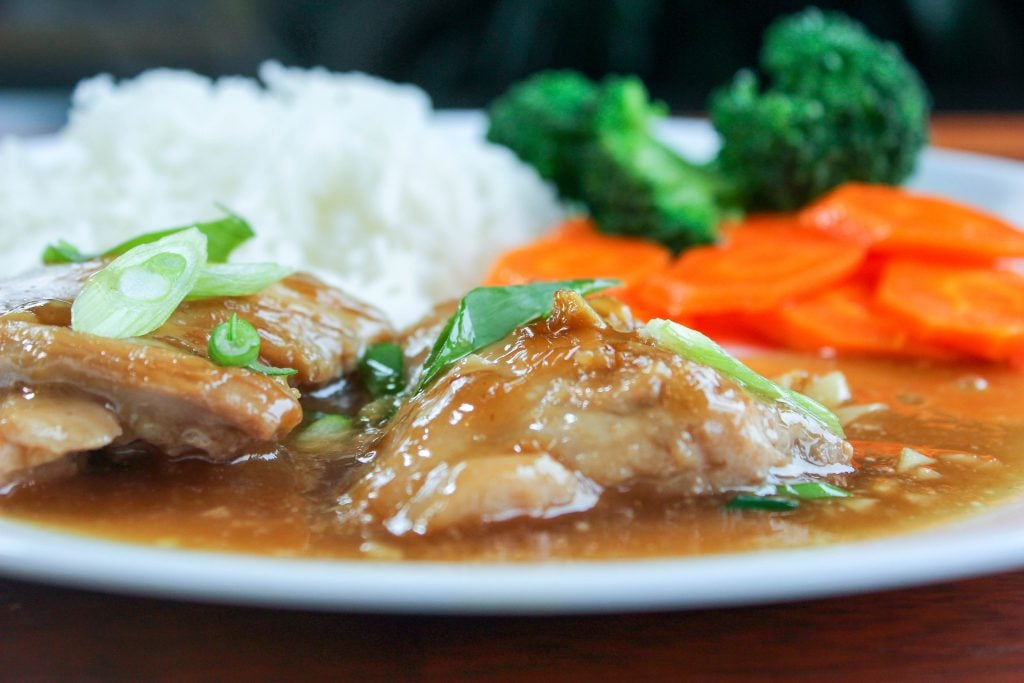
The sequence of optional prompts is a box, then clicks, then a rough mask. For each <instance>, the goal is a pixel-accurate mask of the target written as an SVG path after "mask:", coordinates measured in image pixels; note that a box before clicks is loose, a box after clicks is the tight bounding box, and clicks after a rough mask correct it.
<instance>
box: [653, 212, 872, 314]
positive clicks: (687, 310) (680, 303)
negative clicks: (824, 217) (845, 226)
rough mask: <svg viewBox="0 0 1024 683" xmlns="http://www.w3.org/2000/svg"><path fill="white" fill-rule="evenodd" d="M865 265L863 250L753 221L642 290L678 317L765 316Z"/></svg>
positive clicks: (790, 222) (781, 222) (779, 222)
mask: <svg viewBox="0 0 1024 683" xmlns="http://www.w3.org/2000/svg"><path fill="white" fill-rule="evenodd" d="M863 259H864V250H863V249H862V248H861V247H860V246H858V245H856V244H851V243H848V242H842V241H840V240H836V239H833V238H831V237H829V236H827V235H823V234H820V233H818V232H817V231H814V230H807V229H806V228H803V227H801V226H800V225H799V224H798V223H797V221H796V219H795V218H793V217H779V216H773V217H770V218H767V217H754V218H751V219H748V220H747V221H745V222H744V223H742V224H740V225H736V226H731V227H730V228H729V229H728V230H726V231H725V233H724V236H723V240H722V242H721V244H718V245H715V246H710V247H698V248H695V249H690V250H689V251H686V252H684V253H683V254H682V255H681V256H680V257H679V258H678V259H677V260H676V261H675V262H674V263H673V264H672V265H671V266H670V267H669V268H668V269H667V270H666V271H664V272H662V273H661V274H656V275H653V276H651V277H650V278H648V279H647V280H646V281H645V282H643V283H641V284H640V285H638V287H637V291H638V293H639V295H640V297H641V298H642V299H643V300H644V301H645V302H647V303H649V304H650V305H652V306H663V307H664V308H666V309H667V310H668V311H669V313H671V314H672V315H673V316H684V317H685V316H692V315H700V314H721V313H730V312H751V311H764V310H767V309H770V308H773V307H775V306H777V305H779V304H780V303H781V302H782V301H784V300H786V299H788V298H790V297H793V296H797V295H800V294H806V293H808V292H813V291H817V290H818V289H820V288H821V287H823V286H825V285H828V284H831V283H833V282H836V281H838V280H841V279H843V278H844V277H846V276H847V275H849V274H850V273H852V272H853V271H854V270H855V269H856V268H857V267H858V266H859V265H860V264H861V262H862V261H863Z"/></svg>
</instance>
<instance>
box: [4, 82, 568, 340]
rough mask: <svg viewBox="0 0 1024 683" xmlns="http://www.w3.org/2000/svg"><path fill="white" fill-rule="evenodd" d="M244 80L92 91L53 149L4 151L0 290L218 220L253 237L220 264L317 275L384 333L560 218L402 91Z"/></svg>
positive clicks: (473, 140)
mask: <svg viewBox="0 0 1024 683" xmlns="http://www.w3.org/2000/svg"><path fill="white" fill-rule="evenodd" d="M260 79H261V80H262V84H261V83H260V82H257V81H255V80H252V79H246V78H223V79H220V80H218V81H211V80H209V79H207V78H204V77H201V76H198V75H196V74H193V73H189V72H182V71H170V70H156V71H150V72H146V73H144V74H142V75H140V76H138V77H137V78H135V79H132V80H128V81H124V82H121V83H119V84H118V83H115V82H114V80H113V79H111V78H110V77H108V76H99V77H96V78H93V79H91V80H88V81H85V82H83V83H81V84H80V85H79V86H78V88H77V89H76V91H75V94H74V97H73V107H72V110H71V113H70V122H69V124H68V126H67V128H66V129H65V130H64V131H63V132H61V133H60V134H59V136H57V137H56V139H54V140H50V141H47V143H46V144H40V143H39V142H38V141H26V140H17V139H7V140H4V141H3V142H2V143H0V268H2V272H3V273H4V274H13V273H17V272H19V271H22V270H25V269H27V268H29V267H31V266H34V265H36V264H38V259H39V254H40V253H41V251H42V249H43V247H44V245H45V244H46V243H48V242H52V241H54V240H56V239H59V238H63V239H66V240H68V241H69V242H71V243H73V244H75V245H76V246H78V247H80V248H82V249H83V250H102V249H103V248H104V247H109V246H112V245H113V244H116V243H117V242H119V241H122V240H123V239H125V238H127V237H130V236H132V235H135V234H138V233H140V232H144V231H148V230H154V229H157V228H164V227H170V226H175V225H184V224H188V223H191V222H194V221H196V220H202V219H209V218H212V217H216V216H218V215H219V211H218V210H217V208H216V205H217V204H218V203H220V204H223V205H225V206H228V207H230V208H231V209H232V210H234V211H236V212H237V213H239V214H241V215H242V216H244V217H246V218H247V219H248V220H249V221H250V222H251V223H252V225H253V227H254V229H255V230H256V233H257V237H256V239H255V240H253V241H252V242H251V243H250V244H248V245H246V246H245V247H244V248H243V249H241V250H239V252H238V254H237V256H236V257H235V259H234V260H237V261H259V260H264V261H270V260H272V261H278V262H281V263H285V264H289V265H293V266H296V267H301V268H308V269H313V270H314V271H317V272H321V273H327V274H330V275H331V276H333V277H332V278H331V279H333V280H334V281H335V282H336V284H338V285H340V286H342V287H343V288H345V289H346V290H347V291H349V292H351V293H352V294H355V295H356V296H359V297H361V298H363V299H364V300H366V301H369V302H371V303H373V304H376V305H377V306H379V307H380V308H382V309H383V310H385V311H386V312H387V313H388V314H389V315H390V316H391V318H392V319H393V321H394V322H395V323H396V324H399V325H401V324H406V323H409V322H411V321H413V320H415V319H416V318H417V317H419V316H420V315H422V314H423V313H424V312H425V311H426V310H427V309H428V308H429V307H430V306H431V305H432V304H433V303H435V302H437V301H439V300H443V299H447V298H452V297H457V296H460V295H461V294H463V293H464V292H465V291H466V290H467V289H469V288H471V287H473V286H474V285H476V284H478V283H479V281H480V279H481V278H482V276H483V275H484V273H485V271H486V269H487V266H488V264H489V263H490V262H491V260H492V259H493V258H494V256H495V255H496V254H497V253H498V252H499V251H501V250H503V249H506V248H508V247H510V246H513V245H516V244H520V243H522V242H524V241H527V240H529V239H531V238H532V237H534V236H536V235H538V234H541V233H542V232H543V231H544V230H545V229H546V228H548V227H550V225H551V224H552V223H554V222H555V221H557V220H558V219H559V217H560V215H561V208H560V207H559V205H558V203H557V201H556V199H555V196H554V193H553V191H552V189H551V188H550V187H549V186H547V185H546V184H544V183H543V182H542V181H541V180H540V179H539V178H538V177H537V175H536V174H535V173H534V172H533V170H532V169H530V168H528V167H527V166H525V165H523V164H522V163H520V162H519V161H518V160H517V159H516V158H515V156H514V155H512V154H511V153H509V152H508V151H507V150H505V149H504V148H501V147H497V146H494V145H490V144H488V143H486V142H483V141H481V140H480V139H479V138H478V137H474V136H469V135H466V134H464V132H462V131H458V130H455V129H453V128H452V127H450V126H445V125H441V124H439V123H438V120H437V118H436V115H435V114H434V113H433V112H432V111H431V105H430V101H429V99H428V97H427V96H426V94H425V93H424V92H422V91H421V90H419V89H417V88H415V87H412V86H407V85H396V84H393V83H389V82H387V81H382V80H379V79H376V78H372V77H369V76H366V75H362V74H335V73H329V72H327V71H324V70H319V69H315V70H310V71H306V70H301V69H290V68H285V67H282V66H281V65H279V64H276V63H267V64H264V65H263V67H262V68H261V69H260Z"/></svg>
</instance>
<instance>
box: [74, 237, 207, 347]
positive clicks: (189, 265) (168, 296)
mask: <svg viewBox="0 0 1024 683" xmlns="http://www.w3.org/2000/svg"><path fill="white" fill-rule="evenodd" d="M206 247H207V245H206V236H205V235H203V233H201V232H200V231H199V230H196V229H194V228H191V229H188V230H185V231H181V232H176V233H174V234H171V235H168V236H166V237H163V238H161V239H159V240H157V241H155V242H151V243H148V244H142V245H139V246H136V247H134V248H132V249H129V250H128V251H126V252H125V253H124V254H122V255H121V256H118V257H117V258H115V259H114V260H113V261H111V262H110V263H108V264H107V266H106V267H105V268H103V269H102V270H100V271H97V272H96V273H94V274H93V275H92V277H90V278H89V279H88V280H87V281H86V282H85V285H84V286H83V287H82V291H81V292H80V293H79V294H78V296H77V297H76V298H75V302H74V304H73V305H72V306H71V328H72V329H73V330H75V331H76V332H88V333H90V334H96V335H99V336H102V337H112V338H124V337H138V336H141V335H144V334H147V333H149V332H152V331H153V330H155V329H156V328H158V327H160V326H161V325H163V324H164V323H165V322H166V321H167V319H168V318H169V317H171V314H172V313H174V310H175V309H176V308H177V307H178V305H179V304H180V303H181V302H182V301H183V300H184V299H185V296H186V295H188V293H189V292H190V291H191V290H192V288H193V287H194V286H195V283H196V280H197V279H198V278H199V272H200V271H201V270H202V269H203V266H205V265H206Z"/></svg>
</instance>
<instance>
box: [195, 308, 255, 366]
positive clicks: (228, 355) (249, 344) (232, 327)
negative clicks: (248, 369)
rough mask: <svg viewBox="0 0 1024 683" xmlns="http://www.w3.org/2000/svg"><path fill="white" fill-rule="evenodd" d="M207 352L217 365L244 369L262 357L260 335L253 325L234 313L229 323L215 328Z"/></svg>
mask: <svg viewBox="0 0 1024 683" xmlns="http://www.w3.org/2000/svg"><path fill="white" fill-rule="evenodd" d="M207 350H208V352H209V355H210V360H212V361H213V362H214V363H216V364H217V365H223V366H225V367H229V368H244V367H245V366H246V365H248V364H249V363H252V362H254V361H256V359H257V358H259V357H260V335H259V332H257V331H256V328H255V327H253V326H252V323H250V322H248V321H247V320H242V319H241V318H239V317H238V316H237V315H235V314H234V313H232V314H231V317H230V318H229V319H228V320H227V322H223V323H221V324H219V325H217V326H216V327H215V328H213V332H212V333H211V334H210V342H209V344H207Z"/></svg>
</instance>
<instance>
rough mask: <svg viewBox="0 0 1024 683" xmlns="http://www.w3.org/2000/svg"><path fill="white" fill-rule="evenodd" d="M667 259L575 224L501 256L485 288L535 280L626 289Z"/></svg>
mask: <svg viewBox="0 0 1024 683" xmlns="http://www.w3.org/2000/svg"><path fill="white" fill-rule="evenodd" d="M670 259H671V254H670V252H669V251H668V250H667V249H665V248H664V247H662V246H661V245H658V244H655V243H653V242H648V241H646V240H642V239H637V238H633V237H616V236H612V235H602V234H601V233H599V232H597V230H596V228H595V227H594V224H593V223H592V222H590V221H589V220H586V219H582V218H574V219H570V220H568V221H566V222H565V223H563V224H562V225H560V226H559V227H558V228H557V229H556V230H555V231H554V232H553V233H552V234H550V235H546V236H545V237H542V238H541V239H539V240H537V241H535V242H532V243H530V244H527V245H524V246H522V247H519V248H517V249H512V250H510V251H507V252H505V253H504V254H502V255H501V256H500V257H498V260H497V261H495V263H494V265H493V266H492V267H491V272H490V274H489V275H488V276H487V279H486V281H485V282H486V284H488V285H516V284H525V283H527V282H534V281H537V280H571V279H576V278H590V277H610V278H615V279H617V280H622V282H623V283H625V284H626V285H630V284H632V283H635V282H637V281H639V280H641V279H642V278H644V277H646V276H648V275H649V274H650V273H652V272H656V271H659V270H661V269H662V268H664V267H665V266H666V265H667V264H668V262H669V260H670ZM611 293H613V294H614V293H615V292H611ZM652 308H654V309H657V308H658V307H657V306H655V307H652Z"/></svg>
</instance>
